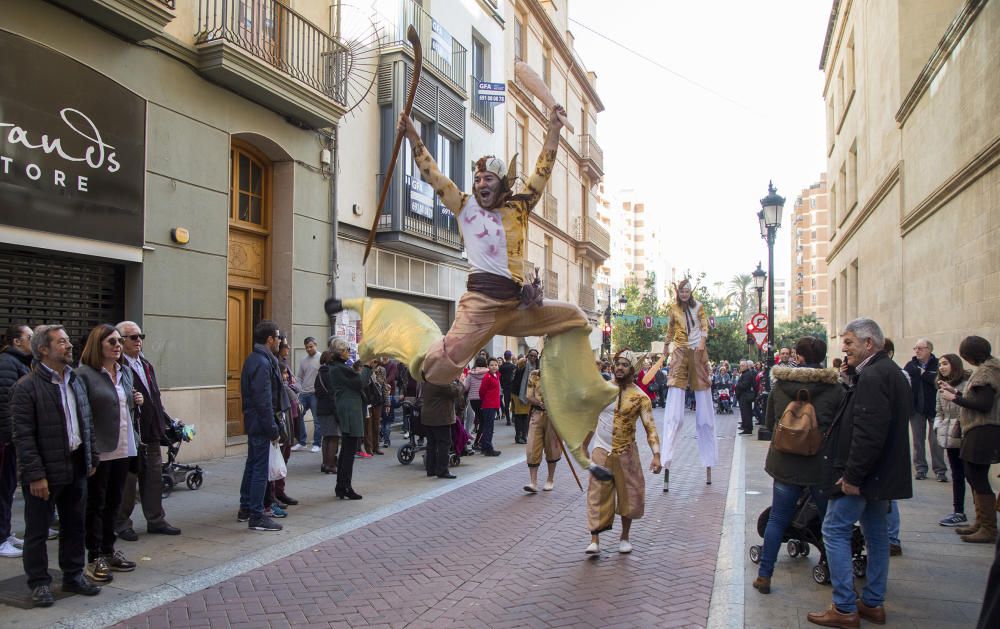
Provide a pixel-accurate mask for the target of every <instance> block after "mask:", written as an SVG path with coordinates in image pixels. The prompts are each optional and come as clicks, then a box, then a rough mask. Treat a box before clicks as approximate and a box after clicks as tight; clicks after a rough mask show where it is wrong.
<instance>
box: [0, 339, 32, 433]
mask: <svg viewBox="0 0 1000 629" xmlns="http://www.w3.org/2000/svg"><path fill="white" fill-rule="evenodd" d="M29 371H31V355H30V354H22V353H21V352H19V351H17V350H16V349H14V348H13V347H8V348H7V349H6V350H4V352H3V353H2V354H0V444H4V443H10V442H11V440H12V439H13V438H14V425H13V423H11V418H10V406H9V405H10V390H11V388H12V387H13V386H14V383H15V382H17V381H18V380H20V379H21V378H23V377H24V376H26V375H28V372H29Z"/></svg>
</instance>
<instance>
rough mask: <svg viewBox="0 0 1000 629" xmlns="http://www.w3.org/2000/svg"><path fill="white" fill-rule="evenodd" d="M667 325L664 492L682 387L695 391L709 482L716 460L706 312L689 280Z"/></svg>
mask: <svg viewBox="0 0 1000 629" xmlns="http://www.w3.org/2000/svg"><path fill="white" fill-rule="evenodd" d="M675 289H676V290H675V293H676V295H675V300H674V303H672V304H670V311H669V323H668V324H667V337H666V339H665V342H666V345H667V347H668V348H669V347H671V346H672V347H673V349H672V351H671V354H670V363H669V364H670V368H669V373H668V374H667V408H666V409H665V410H664V412H663V430H662V431H661V433H662V435H663V491H664V492H667V491H670V463H671V461H672V460H673V458H674V448H675V447H676V445H677V437H678V435H680V433H681V427H682V424H683V422H684V390H685V389H686V388H688V387H690V388H691V390H692V391H693V392H694V399H695V423H696V427H697V434H698V452H699V454H701V462H702V464H703V465H704V466H705V483H706V484H708V485H711V484H712V468H713V467H715V465H716V464H717V463H718V461H719V447H718V443H717V442H716V440H715V409H714V408H713V407H712V391H711V389H712V377H711V372H710V370H709V368H708V350H707V349H706V344H707V343H708V315H707V314H706V313H705V309H704V308H703V307H702V305H701V304H700V303H699V302H698V301H697V300H696V299H695V298H694V295H693V294H692V290H691V282H690V281H689V280H687V279H684V280H681V282H680V283H679V284H677V286H676V287H675Z"/></svg>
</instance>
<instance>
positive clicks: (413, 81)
mask: <svg viewBox="0 0 1000 629" xmlns="http://www.w3.org/2000/svg"><path fill="white" fill-rule="evenodd" d="M406 39H407V40H409V42H410V45H411V46H413V76H412V77H411V78H410V91H409V93H408V94H407V95H406V105H404V107H403V115H404V116H409V115H410V110H411V109H413V97H414V96H416V94H417V85H418V84H419V83H420V71H421V70H422V69H423V65H424V52H423V48H422V47H421V45H420V36H419V35H417V29H415V28H413V25H412V24H411V25H410V26H409V28H407V29H406ZM402 145H403V132H402V131H397V132H396V143H395V144H393V145H392V153H391V154H390V157H389V163H388V165H387V166H386V173H385V178H384V179H383V180H382V191H381V192H379V195H378V205H377V206H376V208H375V219H374V220H373V221H372V228H371V231H369V232H368V244H366V245H365V257H364V259H363V260H362V261H361V264H365V263H366V262H368V254H369V253H371V250H372V245H374V244H375V234H376V232H377V230H378V221H379V218H381V216H382V206H383V205H385V198H386V196H388V195H389V185H390V184H391V183H392V173H393V171H394V170H395V169H396V158H397V157H398V156H399V149H400V147H402Z"/></svg>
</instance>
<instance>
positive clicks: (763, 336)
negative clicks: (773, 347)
mask: <svg viewBox="0 0 1000 629" xmlns="http://www.w3.org/2000/svg"><path fill="white" fill-rule="evenodd" d="M752 334H753V340H754V341H756V343H757V347H759V348H761V349H764V345H765V344H766V343H767V330H764V331H762V332H758V331H755V332H753V333H752Z"/></svg>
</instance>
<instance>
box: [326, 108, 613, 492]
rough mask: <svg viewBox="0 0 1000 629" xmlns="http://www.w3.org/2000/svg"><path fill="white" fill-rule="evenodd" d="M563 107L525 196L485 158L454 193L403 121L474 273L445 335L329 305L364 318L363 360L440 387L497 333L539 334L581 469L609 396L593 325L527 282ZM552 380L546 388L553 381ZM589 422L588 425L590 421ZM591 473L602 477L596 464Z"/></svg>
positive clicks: (384, 311)
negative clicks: (383, 360) (393, 365)
mask: <svg viewBox="0 0 1000 629" xmlns="http://www.w3.org/2000/svg"><path fill="white" fill-rule="evenodd" d="M565 115H566V111H565V110H564V109H563V108H562V107H561V106H558V105H557V106H556V107H554V108H553V110H552V112H551V115H550V116H549V122H548V130H547V133H546V135H545V142H544V144H543V146H542V152H541V154H540V155H539V157H538V161H537V163H536V165H535V171H534V173H533V174H532V175H531V177H529V178H528V180H527V182H526V185H525V188H524V191H523V192H521V193H519V194H514V193H513V191H512V185H513V183H514V172H516V168H514V163H515V161H516V156H515V159H514V160H511V168H510V170H509V171H506V173H505V170H506V169H505V167H504V163H503V161H502V160H500V159H498V158H496V157H495V156H492V155H488V156H485V157H482V158H480V159H479V160H478V161H477V162H476V164H475V180H474V184H473V194H472V195H468V194H465V193H463V192H462V191H461V190H459V189H458V186H456V185H455V184H454V183H453V182H452V181H451V180H450V179H448V177H446V176H445V175H443V174H442V173H441V172H440V170H438V167H437V164H436V163H435V162H434V159H433V157H431V154H430V153H429V152H428V151H427V149H426V148H425V147H424V144H423V142H422V141H421V139H420V135H419V134H418V133H417V130H416V128H415V127H414V126H413V121H412V120H410V118H409V116H405V115H401V116H400V120H399V130H400V131H401V132H402V133H404V134H405V135H406V137H407V138H408V139H409V141H410V144H411V146H412V147H413V158H414V160H415V162H416V166H417V169H418V170H419V172H420V176H421V178H422V179H423V180H424V181H426V182H428V183H429V184H431V186H432V187H433V188H434V191H435V193H436V194H437V196H438V197H439V198H440V199H441V202H442V203H443V204H444V205H445V207H447V208H448V209H449V210H451V211H452V212H453V213H454V214H455V215H456V216H457V217H458V224H459V229H460V230H461V232H462V238H463V240H464V242H465V250H466V253H467V255H468V259H469V264H470V265H471V266H472V268H473V272H472V273H470V274H469V278H468V283H467V290H468V292H466V293H465V294H464V295H462V297H461V299H460V300H459V302H458V308H457V311H456V313H455V322H454V323H453V324H452V326H451V329H449V330H448V332H447V334H445V335H444V336H443V337H442V336H441V334H440V332H439V331H438V329H437V326H436V325H435V324H434V323H433V321H431V319H430V318H429V317H428V316H427V315H426V314H425V313H423V312H421V311H420V310H418V309H416V308H414V307H412V306H409V305H408V304H404V303H402V302H398V301H394V300H390V299H372V298H362V299H348V300H344V302H343V304H342V305H341V304H340V302H337V301H336V300H334V299H331V300H328V302H327V308H326V310H327V313H328V314H335V313H336V312H338V311H339V310H340V309H342V308H344V307H346V308H350V309H352V310H355V311H357V312H359V313H360V314H361V320H362V326H363V329H364V332H365V334H364V339H363V340H362V342H361V343H360V344H359V346H358V352H359V354H360V355H361V358H362V360H367V358H368V357H369V356H376V355H389V356H395V357H397V358H399V359H400V360H401V361H403V362H405V363H406V364H407V366H408V367H409V369H410V373H411V374H413V376H414V377H418V378H420V379H421V380H424V381H427V382H431V383H433V384H439V385H446V384H448V383H450V382H451V381H453V380H454V379H455V378H456V377H458V376H459V375H460V374H461V372H462V368H463V367H464V366H465V365H466V364H467V363H468V362H469V360H471V359H472V357H473V356H474V355H475V354H476V352H477V351H479V349H480V348H482V347H483V346H484V345H485V344H486V343H487V342H488V341H489V340H490V339H491V338H493V336H495V335H506V336H542V335H549V336H548V338H547V339H546V342H545V343H546V359H545V360H546V362H547V363H548V364H550V365H555V368H554V369H543V370H542V379H543V384H544V385H545V389H546V390H547V391H548V392H549V395H548V398H549V399H548V406H547V409H546V410H547V413H548V419H549V420H550V421H552V422H553V423H554V424H555V427H556V429H557V430H558V432H559V435H560V436H561V437H562V438H563V440H565V441H566V444H567V445H568V446H569V451H570V452H571V453H572V454H573V456H574V457H575V458H576V459H577V460H578V461H579V462H580V464H581V465H582V466H583V467H585V468H591V462H590V461H589V459H588V458H587V457H586V453H585V452H584V451H583V449H582V444H583V439H584V437H585V436H586V435H587V433H588V432H590V431H591V430H592V428H593V425H592V418H593V417H594V416H596V415H597V411H598V410H599V409H601V408H603V407H604V406H605V405H607V403H608V401H610V400H611V398H612V397H613V396H614V394H615V388H614V386H612V385H610V384H609V383H606V382H605V381H604V380H603V379H602V378H601V377H600V375H599V373H598V372H597V370H596V369H595V368H594V360H593V352H592V350H591V348H590V341H589V335H590V325H589V323H588V322H587V318H586V316H585V315H584V314H583V311H581V310H580V309H579V308H578V307H577V306H575V305H573V304H569V303H564V302H558V301H550V300H545V302H544V303H543V302H542V292H541V286H540V285H539V283H538V279H537V277H535V278H534V279H533V281H531V278H527V279H526V278H525V277H524V259H525V252H526V244H527V235H528V220H529V214H530V213H531V210H532V208H534V206H535V204H536V203H538V200H539V199H540V198H541V195H542V192H543V191H544V190H545V185H546V183H547V181H548V179H549V176H550V175H551V174H552V166H553V164H554V163H555V160H556V150H557V148H558V146H559V134H560V130H561V129H562V126H563V122H562V120H561V119H560V116H565ZM550 381H551V382H550ZM588 417H589V418H591V420H590V423H589V424H588V421H587V419H586V418H588ZM591 472H592V473H596V474H606V470H604V469H602V468H600V467H597V466H594V467H592V468H591Z"/></svg>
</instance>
